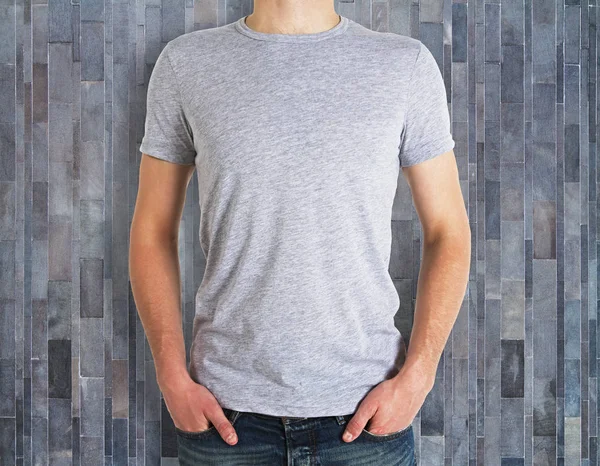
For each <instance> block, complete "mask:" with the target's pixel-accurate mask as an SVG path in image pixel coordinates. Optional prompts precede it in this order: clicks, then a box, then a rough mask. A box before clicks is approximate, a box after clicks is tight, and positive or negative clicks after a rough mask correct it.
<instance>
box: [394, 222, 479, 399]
mask: <svg viewBox="0 0 600 466" xmlns="http://www.w3.org/2000/svg"><path fill="white" fill-rule="evenodd" d="M470 260H471V239H470V232H469V231H468V230H466V229H465V231H464V233H463V234H459V233H454V234H447V235H441V236H440V237H439V238H438V239H437V240H436V241H432V242H430V243H425V245H424V246H423V261H422V263H421V270H420V273H419V280H418V285H417V300H416V308H415V316H414V323H413V328H412V332H411V335H410V343H409V347H408V352H407V355H406V360H405V363H404V365H403V367H402V372H406V371H409V372H411V373H413V375H416V376H417V377H418V378H420V379H421V380H422V382H423V383H424V384H425V385H426V386H429V387H430V388H431V387H432V386H433V384H434V381H435V374H436V369H437V366H438V364H439V360H440V358H441V355H442V352H443V350H444V347H445V345H446V342H447V340H448V337H449V335H450V332H451V330H452V327H453V325H454V322H455V321H456V318H457V316H458V312H459V310H460V307H461V303H462V301H463V299H464V294H465V291H466V286H467V283H468V278H469V265H470Z"/></svg>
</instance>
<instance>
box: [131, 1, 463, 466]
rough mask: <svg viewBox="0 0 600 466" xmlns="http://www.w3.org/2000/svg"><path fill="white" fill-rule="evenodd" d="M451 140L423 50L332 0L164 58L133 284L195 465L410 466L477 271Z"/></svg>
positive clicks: (151, 112)
mask: <svg viewBox="0 0 600 466" xmlns="http://www.w3.org/2000/svg"><path fill="white" fill-rule="evenodd" d="M453 148H454V140H453V138H452V135H451V133H450V119H449V115H448V108H447V102H446V93H445V89H444V84H443V81H442V77H441V73H440V70H439V67H438V65H437V62H436V60H435V59H434V57H433V56H432V55H431V53H430V51H429V50H428V49H427V47H425V46H424V45H423V44H422V43H421V42H420V41H419V40H417V39H414V38H410V37H407V36H403V35H399V34H394V33H388V32H376V31H372V30H369V29H368V28H365V27H363V26H361V25H360V24H358V23H356V22H354V21H352V20H350V19H349V18H346V17H344V16H340V15H338V14H337V13H336V12H335V11H334V9H333V4H332V2H328V1H325V0H320V1H316V2H306V3H305V2H294V1H292V0H290V1H288V2H274V1H270V0H261V1H256V2H255V5H254V12H253V13H252V14H251V15H249V16H246V17H242V18H240V19H239V20H238V21H235V22H233V23H230V24H227V25H224V26H220V27H216V28H211V29H204V30H199V31H194V32H191V33H187V34H184V35H182V36H180V37H178V38H176V39H174V40H172V41H170V42H169V43H168V44H167V45H166V46H165V48H164V49H163V50H162V52H161V53H160V55H159V57H158V59H157V62H156V64H155V66H154V69H153V71H152V74H151V78H150V81H149V87H148V97H147V116H146V121H145V134H144V137H143V139H142V143H141V146H140V151H141V152H142V154H143V155H142V161H141V167H140V185H139V192H138V197H137V202H136V207H135V213H134V218H133V224H132V228H131V251H130V260H131V262H130V275H131V282H132V287H133V292H134V297H135V301H136V304H137V307H138V312H139V314H140V318H141V320H142V323H143V326H144V329H145V331H146V335H147V337H148V341H149V344H150V347H151V350H152V354H153V357H154V362H155V365H156V371H157V380H158V383H159V387H160V389H161V391H162V393H163V396H164V399H165V402H166V404H167V407H168V410H169V412H170V414H171V416H172V418H173V421H174V423H175V427H176V429H177V433H178V445H179V459H180V461H181V462H182V463H189V464H219V465H230V464H231V465H238V464H264V465H275V464H298V465H300V464H323V465H326V464H336V465H345V464H348V465H386V466H387V465H411V466H412V465H413V464H416V459H415V454H414V438H413V432H412V421H413V419H414V417H415V415H416V414H417V412H418V411H419V409H420V407H421V405H422V403H423V401H424V400H425V397H426V396H427V394H428V392H429V391H430V389H431V388H432V386H433V383H434V377H435V372H436V368H437V365H438V362H439V358H440V356H441V352H442V350H443V348H444V346H445V343H446V341H447V338H448V336H449V333H450V330H451V328H452V326H453V323H454V321H455V318H456V316H457V313H458V310H459V307H460V304H461V302H462V300H463V297H464V293H465V289H466V284H467V280H468V269H469V262H470V229H469V224H468V218H467V214H466V210H465V206H464V200H463V197H462V193H461V190H460V186H459V180H458V171H457V167H456V161H455V158H454V153H453ZM400 168H402V170H401V171H402V174H403V175H404V176H405V177H406V180H407V182H408V185H409V187H410V192H411V194H412V198H413V202H414V206H415V208H416V212H417V214H418V216H419V219H420V221H421V224H422V227H423V238H424V243H423V261H422V263H421V270H420V274H419V281H418V289H417V301H416V310H415V320H414V327H413V330H412V334H411V339H410V349H409V350H408V352H407V354H405V342H404V339H403V338H402V336H401V335H400V333H399V332H398V330H397V329H396V327H395V325H394V315H395V314H396V312H397V311H398V306H399V295H398V293H397V291H396V289H395V287H394V284H393V282H392V279H391V277H390V275H389V272H388V270H389V261H390V248H391V228H390V226H391V208H392V203H393V200H394V197H395V194H396V187H397V180H398V175H399V172H400ZM193 172H196V173H197V175H198V181H199V182H198V185H199V190H200V191H199V198H200V212H201V216H200V225H199V236H200V245H201V247H202V249H203V252H204V254H205V256H206V269H205V272H204V276H203V279H202V282H201V284H200V287H199V288H198V290H197V293H196V296H195V305H196V308H195V312H196V313H195V319H194V325H193V343H192V348H191V352H190V364H189V368H188V367H186V354H185V347H184V340H183V335H182V331H181V317H180V272H179V263H178V245H177V238H178V227H179V221H180V218H181V213H182V208H183V204H184V200H185V193H186V189H187V186H188V182H189V180H190V177H191V176H192V174H193ZM404 241H408V242H410V238H408V239H404ZM404 260H406V261H410V260H411V259H410V258H406V259H404ZM344 433H345V434H347V435H349V436H350V437H346V436H343V435H342V434H344Z"/></svg>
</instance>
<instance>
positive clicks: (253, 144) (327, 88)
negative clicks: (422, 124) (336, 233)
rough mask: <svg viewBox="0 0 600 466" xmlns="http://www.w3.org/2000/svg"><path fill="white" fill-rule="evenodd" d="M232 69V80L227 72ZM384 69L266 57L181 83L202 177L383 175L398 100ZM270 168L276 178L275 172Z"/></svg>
mask: <svg viewBox="0 0 600 466" xmlns="http://www.w3.org/2000/svg"><path fill="white" fill-rule="evenodd" d="M232 69H238V70H239V72H231V71H229V72H226V70H232ZM401 82H402V81H401V80H400V79H399V75H398V73H395V72H394V70H393V69H387V68H386V67H382V66H381V64H373V66H371V67H369V66H364V64H362V66H353V65H352V60H348V57H346V58H345V59H342V58H339V57H338V58H335V59H326V58H323V59H316V58H315V57H312V59H311V57H303V56H301V55H300V56H299V55H294V54H290V55H283V56H282V55H278V56H277V58H274V57H272V56H269V55H268V54H261V55H257V56H254V57H246V58H245V60H243V66H238V67H232V66H231V64H223V65H222V67H220V66H219V65H218V64H216V65H215V69H213V70H212V73H210V74H209V73H203V72H200V71H199V73H198V74H197V75H195V77H192V78H188V79H187V80H186V88H187V89H188V90H189V91H188V92H186V94H187V96H188V99H187V101H186V106H187V113H188V119H189V120H190V124H191V126H192V130H193V135H194V143H195V145H196V150H197V152H198V155H199V158H200V165H201V167H204V168H205V170H206V171H207V172H213V173H215V172H225V173H229V174H237V175H239V176H245V177H249V176H251V175H256V174H260V175H261V177H262V179H263V180H265V181H268V178H269V174H270V173H276V176H277V177H278V180H279V181H281V179H282V177H283V178H285V177H294V178H297V177H301V176H305V175H308V174H311V176H315V173H321V174H322V176H325V177H331V176H333V175H334V174H335V175H337V176H340V175H341V176H348V177H353V176H358V175H360V176H362V177H364V176H365V175H368V176H369V177H380V176H385V174H386V173H388V174H391V175H392V176H393V174H394V173H395V170H397V162H398V150H399V149H398V147H399V144H400V141H401V140H400V135H401V132H402V124H403V116H404V114H403V112H404V102H405V100H406V97H405V95H404V89H403V87H402V85H401V84H400V83H401ZM274 167H275V169H274Z"/></svg>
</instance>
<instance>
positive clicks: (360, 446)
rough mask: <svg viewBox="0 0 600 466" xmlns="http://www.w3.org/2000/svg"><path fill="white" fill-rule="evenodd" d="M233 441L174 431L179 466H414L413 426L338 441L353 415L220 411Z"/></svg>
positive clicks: (213, 432)
mask: <svg viewBox="0 0 600 466" xmlns="http://www.w3.org/2000/svg"><path fill="white" fill-rule="evenodd" d="M223 412H224V413H225V415H226V416H227V418H228V419H229V421H230V422H231V423H232V424H233V426H234V427H235V430H236V433H237V436H238V442H237V443H236V444H235V445H229V444H228V443H227V442H225V440H223V439H222V438H221V435H220V434H219V432H218V431H217V429H216V428H215V427H214V426H210V427H209V428H208V429H207V430H203V431H201V432H186V431H183V430H180V429H177V428H176V431H177V444H178V451H179V463H180V464H181V465H220V466H242V465H259V466H416V464H417V460H416V457H415V448H414V433H413V427H412V424H411V425H410V426H408V427H407V428H405V429H402V430H400V431H398V432H393V433H390V434H384V435H376V434H372V433H370V432H368V431H367V430H363V432H362V433H361V434H360V435H359V436H358V438H355V439H354V440H353V441H352V442H350V443H346V442H344V441H343V440H342V434H343V433H344V431H345V428H346V423H347V422H348V421H349V420H350V418H351V417H352V416H353V414H346V415H343V416H323V417H277V416H269V415H266V414H259V413H251V412H246V411H236V410H233V409H228V408H223Z"/></svg>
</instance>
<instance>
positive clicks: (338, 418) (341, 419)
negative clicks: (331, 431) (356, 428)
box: [335, 416, 346, 426]
mask: <svg viewBox="0 0 600 466" xmlns="http://www.w3.org/2000/svg"><path fill="white" fill-rule="evenodd" d="M335 420H336V421H337V423H338V424H339V425H340V426H343V425H344V424H346V418H345V417H344V416H336V417H335Z"/></svg>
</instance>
